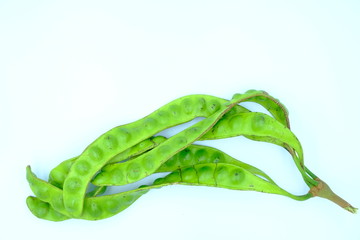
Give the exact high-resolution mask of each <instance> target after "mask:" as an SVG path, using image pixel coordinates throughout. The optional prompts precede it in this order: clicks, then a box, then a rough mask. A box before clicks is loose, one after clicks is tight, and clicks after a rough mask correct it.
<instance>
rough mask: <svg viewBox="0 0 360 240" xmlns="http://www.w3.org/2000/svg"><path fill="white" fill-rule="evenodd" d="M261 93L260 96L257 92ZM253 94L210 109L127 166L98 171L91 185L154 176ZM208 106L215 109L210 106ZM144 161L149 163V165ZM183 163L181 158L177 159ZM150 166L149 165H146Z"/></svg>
mask: <svg viewBox="0 0 360 240" xmlns="http://www.w3.org/2000/svg"><path fill="white" fill-rule="evenodd" d="M260 93H261V92H260ZM260 93H257V92H252V93H247V94H235V95H234V97H233V99H232V100H230V101H229V102H228V103H226V104H222V105H219V106H217V105H216V106H215V107H213V108H211V109H213V110H214V109H216V110H217V112H216V113H214V114H213V115H211V116H209V117H208V118H205V119H203V120H201V121H199V122H197V123H195V124H194V125H193V126H191V127H188V128H187V129H185V130H183V131H181V132H180V133H177V134H175V135H174V136H172V137H170V138H169V139H167V140H166V141H164V142H163V143H161V144H160V145H159V146H158V147H156V148H154V149H152V150H150V151H148V152H146V153H144V154H143V155H141V156H139V157H138V158H136V159H133V160H132V161H130V162H124V163H122V164H119V165H108V166H105V167H103V168H102V170H101V172H100V173H99V174H98V175H96V176H95V177H94V179H93V180H92V183H93V184H94V185H97V186H114V185H125V184H129V183H132V182H136V181H138V180H140V179H142V178H144V177H146V176H148V175H150V174H152V173H154V172H155V171H156V170H157V169H158V168H159V167H160V166H161V165H162V164H163V163H164V162H166V161H167V160H168V159H169V158H171V157H172V156H174V155H175V154H176V153H178V152H179V151H181V150H183V149H185V148H186V147H188V146H189V145H191V144H192V143H193V142H194V141H196V140H198V139H200V138H201V137H202V136H203V135H204V134H206V132H207V131H209V130H210V129H211V128H212V127H213V126H214V125H215V124H216V122H218V121H219V120H220V119H221V117H222V116H223V115H224V114H226V113H227V112H228V111H229V110H231V108H233V107H235V106H237V104H239V103H240V102H242V101H244V100H246V99H248V98H251V97H252V96H256V95H257V94H260ZM212 105H215V104H214V103H212ZM147 158H150V159H152V160H151V161H149V160H147ZM181 159H184V158H181ZM149 163H152V164H149ZM143 165H146V166H149V167H148V168H146V169H142V168H141V167H140V166H143ZM115 169H116V171H121V170H122V171H123V172H124V173H123V174H122V175H123V176H124V177H123V178H121V179H120V178H117V179H116V180H117V181H116V182H114V178H113V177H112V176H113V174H114V171H115Z"/></svg>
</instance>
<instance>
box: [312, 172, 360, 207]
mask: <svg viewBox="0 0 360 240" xmlns="http://www.w3.org/2000/svg"><path fill="white" fill-rule="evenodd" d="M315 180H316V181H318V183H319V184H318V185H317V186H314V187H312V188H311V189H310V191H309V193H311V194H312V195H313V196H314V197H316V196H317V197H321V198H325V199H328V200H330V201H332V202H334V203H336V204H337V205H339V206H340V207H342V208H344V209H345V210H347V211H349V212H351V213H356V212H357V210H358V209H357V208H355V207H353V206H351V204H350V203H348V202H347V201H345V200H344V199H342V198H341V197H339V196H338V195H337V194H335V193H334V192H333V191H332V190H331V188H330V187H329V186H328V185H327V184H326V183H325V182H324V181H322V180H321V179H319V178H316V179H315Z"/></svg>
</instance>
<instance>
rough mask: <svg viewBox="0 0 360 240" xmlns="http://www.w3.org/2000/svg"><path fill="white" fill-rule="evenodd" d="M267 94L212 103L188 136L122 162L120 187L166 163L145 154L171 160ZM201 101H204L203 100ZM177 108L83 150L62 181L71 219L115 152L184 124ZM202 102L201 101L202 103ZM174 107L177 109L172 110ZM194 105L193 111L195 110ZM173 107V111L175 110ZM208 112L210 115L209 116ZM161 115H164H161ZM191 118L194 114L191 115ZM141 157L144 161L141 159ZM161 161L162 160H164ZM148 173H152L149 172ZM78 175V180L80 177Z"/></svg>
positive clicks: (200, 109)
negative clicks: (245, 103)
mask: <svg viewBox="0 0 360 240" xmlns="http://www.w3.org/2000/svg"><path fill="white" fill-rule="evenodd" d="M264 95H266V94H265V93H264V92H263V91H253V92H251V93H245V94H235V95H234V96H233V99H232V100H231V101H230V102H225V103H219V102H214V101H213V102H212V103H211V104H210V106H209V108H207V111H206V113H207V114H208V115H211V116H210V117H208V118H206V119H203V120H202V121H200V122H199V123H196V124H195V125H197V126H196V127H195V126H194V127H191V128H189V129H188V130H187V134H186V135H184V134H183V135H184V136H181V137H180V138H178V137H179V136H176V137H175V136H174V138H172V139H171V138H170V139H168V140H167V141H166V142H167V143H165V142H164V143H162V144H160V145H159V147H157V148H156V149H157V150H156V151H155V152H154V150H151V151H149V152H150V153H149V152H147V153H145V154H143V155H142V156H141V157H139V158H138V159H139V160H138V162H134V161H132V163H131V164H127V163H126V162H125V163H124V165H125V166H127V167H128V169H127V170H128V171H129V173H127V174H126V176H121V175H119V179H121V180H120V182H121V184H126V183H130V182H135V181H137V180H140V179H141V178H143V177H145V176H147V175H149V171H154V170H156V168H157V167H158V166H160V165H161V164H162V162H164V161H165V160H162V161H157V162H154V164H153V163H152V160H149V159H148V160H149V161H148V160H146V159H145V157H143V156H145V155H147V156H151V155H152V156H154V155H158V154H161V155H166V156H167V157H171V156H172V155H173V154H175V153H176V151H180V150H181V149H180V148H182V149H183V148H185V147H186V146H187V145H189V144H191V142H189V143H187V142H184V141H195V140H196V139H198V138H199V137H201V135H203V134H204V133H205V132H206V131H208V130H209V129H210V128H211V127H212V126H213V125H214V123H216V122H217V121H218V120H219V119H220V118H221V117H222V116H223V115H224V114H225V113H226V112H228V111H229V110H230V109H231V108H233V107H234V106H237V104H238V103H240V102H242V101H246V100H248V99H250V98H252V97H255V96H264ZM200 99H202V100H204V97H201V98H200ZM175 102H176V105H174V102H172V103H170V104H167V105H165V106H166V108H164V107H163V108H161V110H158V111H155V112H154V113H152V114H150V115H149V116H148V117H145V118H144V119H142V120H139V121H136V122H133V123H130V124H127V125H123V126H120V127H116V128H114V129H112V130H110V131H108V132H107V133H105V134H103V135H102V136H100V137H99V138H98V139H97V140H96V141H95V142H93V143H92V144H90V145H89V146H88V147H87V148H86V149H85V151H84V152H83V153H82V154H81V155H80V156H79V157H78V158H77V159H76V161H75V163H74V164H73V165H72V166H71V169H70V171H69V174H68V177H67V178H66V179H65V182H64V187H63V189H64V193H63V195H64V196H63V197H64V204H65V207H66V209H67V211H69V213H71V214H72V215H73V216H75V217H76V216H79V215H81V211H82V209H83V199H84V196H85V193H86V189H87V186H88V184H89V182H90V181H91V179H92V177H93V176H94V175H95V174H96V173H97V172H98V171H99V170H100V169H101V168H102V167H103V166H104V165H105V164H106V163H107V162H108V161H109V160H110V159H111V158H113V157H114V156H115V155H116V154H117V153H119V152H122V151H124V150H126V149H127V148H129V147H130V146H133V145H135V144H136V143H138V142H139V141H142V140H144V139H146V138H148V137H150V136H151V135H154V134H155V133H156V132H159V131H161V130H163V129H164V128H167V127H169V126H172V125H176V124H178V123H179V122H186V120H187V121H188V120H189V115H188V114H185V115H182V114H179V111H180V109H179V106H178V102H179V100H176V101H175ZM180 102H182V103H184V99H181V100H180ZM201 102H202V103H203V101H201ZM175 106H176V107H175ZM194 106H195V111H194ZM174 107H175V108H176V109H174ZM182 107H183V108H184V111H189V110H190V109H191V110H192V111H190V112H196V113H197V114H195V115H201V113H202V114H204V112H203V109H204V105H202V107H199V105H198V104H190V105H189V104H183V105H182ZM164 109H167V110H168V112H170V113H171V114H172V116H170V118H169V114H168V112H166V111H165V110H164ZM219 109H220V110H219ZM209 112H210V114H209ZM164 113H167V114H165V115H164ZM191 116H194V113H193V114H191ZM142 157H143V159H141V158H142ZM163 159H164V158H163ZM143 162H144V163H145V165H144V166H145V168H146V167H147V168H148V169H146V170H145V171H139V170H141V168H139V164H140V165H142V164H143ZM150 174H151V173H150ZM80 176H81V177H80Z"/></svg>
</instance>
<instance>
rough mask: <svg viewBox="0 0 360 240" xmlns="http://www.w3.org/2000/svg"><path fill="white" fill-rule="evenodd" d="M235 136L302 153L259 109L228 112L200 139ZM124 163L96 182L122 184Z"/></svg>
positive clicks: (293, 138) (284, 130)
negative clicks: (228, 113) (259, 140)
mask: <svg viewBox="0 0 360 240" xmlns="http://www.w3.org/2000/svg"><path fill="white" fill-rule="evenodd" d="M235 136H254V137H258V138H260V137H261V140H263V141H266V142H271V143H275V144H278V145H280V146H282V147H285V144H286V146H290V147H291V148H293V149H295V151H296V152H297V153H298V155H299V156H300V157H302V147H301V144H300V142H299V141H298V139H297V138H296V136H295V135H294V134H293V133H292V132H291V131H290V129H288V128H287V127H285V126H284V125H282V124H281V123H279V122H278V121H277V120H275V119H273V118H272V117H270V116H268V115H266V114H263V113H257V112H247V113H237V114H233V115H228V116H227V117H225V116H224V117H223V118H221V119H220V120H219V121H218V122H217V123H216V125H214V127H213V128H212V129H211V130H210V131H208V132H207V133H205V134H204V135H203V136H201V137H200V138H199V140H213V139H221V138H229V137H235ZM150 152H151V151H150ZM185 152H186V151H183V152H182V153H185ZM144 155H145V154H144ZM140 157H144V156H140ZM145 158H146V157H145ZM154 158H155V157H154ZM158 158H159V157H158ZM180 159H181V160H182V161H186V159H187V158H186V156H181V157H180ZM135 160H137V159H134V160H133V161H135ZM169 161H170V162H169ZM131 163H132V161H130V162H128V164H131ZM171 163H173V161H171V159H170V160H168V161H166V162H165V163H164V164H163V166H169V164H171ZM295 164H296V165H297V166H298V168H299V170H302V168H301V167H300V165H299V162H298V161H295ZM124 165H125V164H124V163H116V164H109V165H107V166H105V167H103V169H102V170H101V172H100V173H99V174H98V175H97V176H95V178H94V179H93V181H92V183H93V184H95V185H99V186H109V185H120V184H122V182H120V180H121V179H119V178H118V174H123V173H122V171H126V170H127V168H126V167H125V166H124ZM123 175H124V174H123ZM115 176H116V177H115ZM264 177H265V176H264Z"/></svg>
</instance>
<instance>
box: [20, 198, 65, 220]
mask: <svg viewBox="0 0 360 240" xmlns="http://www.w3.org/2000/svg"><path fill="white" fill-rule="evenodd" d="M26 205H27V206H28V208H29V209H30V211H31V213H32V214H34V215H35V216H36V217H38V218H40V219H46V220H49V221H53V222H60V221H64V220H67V219H70V218H69V217H68V216H65V215H64V214H61V213H59V212H58V211H56V210H54V208H53V207H52V206H51V205H50V204H49V203H47V202H44V201H41V200H40V199H38V198H37V197H31V196H29V197H28V198H27V199H26Z"/></svg>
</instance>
